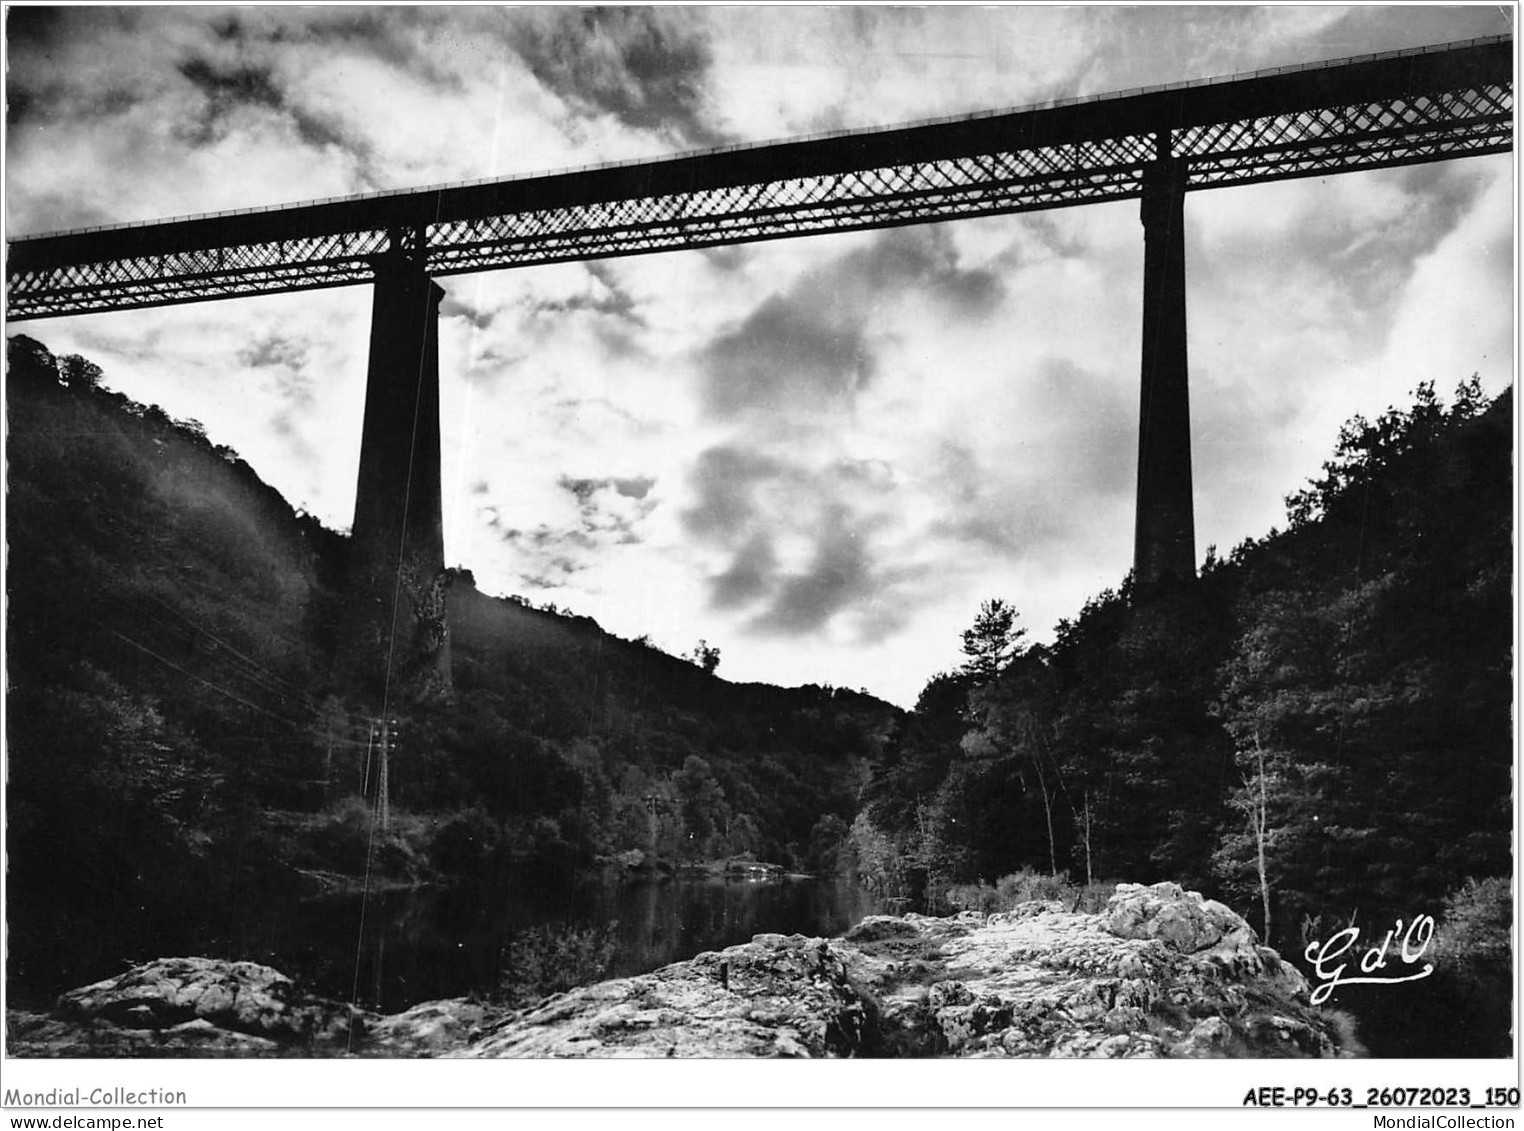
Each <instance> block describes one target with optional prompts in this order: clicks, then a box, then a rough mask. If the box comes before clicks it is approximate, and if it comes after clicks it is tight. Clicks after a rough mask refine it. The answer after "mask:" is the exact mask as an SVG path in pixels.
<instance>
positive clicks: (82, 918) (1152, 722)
mask: <svg viewBox="0 0 1524 1131" xmlns="http://www.w3.org/2000/svg"><path fill="white" fill-rule="evenodd" d="M8 356H9V368H8V373H7V399H8V409H9V426H10V435H9V441H8V457H9V465H10V466H9V517H8V521H7V537H8V542H9V559H8V562H9V565H8V587H9V596H10V601H9V613H8V617H9V620H8V647H9V655H10V670H9V672H8V675H9V680H10V686H9V693H8V697H7V707H8V711H7V738H8V759H9V761H8V772H9V774H10V788H9V797H10V811H9V813H8V830H9V832H8V844H7V849H8V854H9V863H10V881H9V893H10V905H9V924H8V926H9V930H10V953H11V963H10V967H9V969H8V971H7V976H8V978H9V979H11V985H12V987H13V988H17V987H19V988H21V989H22V990H23V991H26V990H30V991H33V992H34V993H35V994H36V995H37V996H38V997H39V998H40V999H44V1000H46V999H48V998H50V996H51V995H53V994H56V993H57V992H58V991H60V990H62V989H65V988H67V987H69V986H75V985H80V984H83V983H85V982H88V981H91V980H93V979H98V978H100V977H103V976H106V975H107V974H111V973H114V972H115V971H116V970H119V969H120V965H119V963H120V960H121V959H122V958H124V957H128V958H132V957H137V958H140V959H141V958H149V957H152V956H153V955H154V954H164V953H174V952H175V951H176V950H177V949H180V946H179V943H180V940H179V937H178V936H177V930H178V929H179V924H181V923H183V922H184V921H185V919H186V918H187V910H188V909H189V908H191V907H197V908H205V907H206V906H208V905H210V906H213V907H215V906H218V905H219V904H223V905H226V904H231V903H235V902H238V901H246V900H251V899H253V900H257V899H258V898H259V893H260V891H261V890H267V889H268V888H269V886H270V885H288V884H290V883H293V882H296V883H300V884H302V885H304V886H306V887H307V888H308V889H309V890H311V891H312V892H313V893H314V894H321V893H323V892H332V891H339V890H344V889H345V888H346V887H347V886H352V885H354V884H357V883H358V882H359V881H360V880H361V878H362V877H366V876H369V877H370V882H371V883H372V884H373V885H375V884H394V885H406V884H417V883H480V884H482V885H483V886H484V890H486V889H488V888H490V886H491V885H493V884H497V883H501V882H502V881H503V879H504V878H505V877H510V876H511V877H516V878H520V879H528V880H529V881H531V882H536V883H541V884H556V883H563V882H566V881H567V880H568V879H569V878H572V877H575V876H578V875H588V874H592V873H596V872H599V871H602V872H604V873H606V874H623V873H625V872H627V871H628V870H629V869H631V868H632V867H633V868H640V869H645V870H647V871H650V870H652V869H656V870H664V869H669V868H671V867H674V866H676V865H679V864H682V863H684V862H700V861H705V860H713V859H724V858H727V857H731V856H735V857H745V858H751V859H758V860H766V861H774V862H777V863H779V864H781V865H783V866H785V867H787V868H789V869H793V870H802V871H814V872H820V873H824V872H832V871H838V870H839V871H842V872H846V873H852V874H855V875H857V876H859V877H860V878H861V879H862V880H863V881H864V882H865V883H867V884H869V885H871V886H872V887H874V888H875V889H876V890H878V891H879V892H881V893H883V894H884V895H885V896H886V897H889V898H892V899H897V900H903V901H905V903H906V905H908V906H920V907H925V908H927V909H930V910H935V911H950V912H956V911H959V910H963V911H967V912H971V913H979V914H992V913H1000V912H1008V911H1010V910H1012V909H1014V908H1016V907H1018V906H1021V905H1023V904H1026V903H1029V902H1031V901H1034V900H1036V901H1045V900H1046V901H1054V900H1056V901H1057V905H1058V906H1061V907H1062V908H1064V909H1065V910H1066V911H1067V912H1069V913H1078V914H1083V913H1087V912H1088V913H1097V912H1099V911H1100V910H1101V909H1102V907H1103V906H1104V904H1105V901H1106V899H1107V898H1108V893H1109V892H1110V891H1111V889H1112V886H1113V885H1112V883H1110V882H1107V880H1108V878H1112V877H1124V878H1130V879H1149V880H1152V879H1164V878H1168V879H1171V880H1176V881H1178V882H1180V883H1181V884H1183V885H1184V886H1186V887H1188V888H1197V889H1200V890H1202V891H1204V892H1208V893H1214V894H1217V895H1220V896H1221V897H1222V898H1223V899H1224V900H1226V901H1227V902H1229V903H1231V904H1232V905H1233V906H1235V907H1239V908H1242V909H1245V910H1247V911H1249V912H1250V915H1249V919H1250V921H1251V922H1252V924H1253V925H1254V927H1255V929H1256V930H1257V931H1258V932H1259V935H1260V936H1261V941H1263V942H1268V943H1271V944H1273V945H1276V946H1279V947H1281V948H1282V949H1283V950H1284V951H1285V952H1286V953H1288V954H1292V953H1299V952H1300V950H1301V948H1302V947H1303V946H1304V945H1305V943H1306V942H1308V941H1310V940H1313V939H1317V938H1325V937H1327V935H1328V934H1329V933H1331V932H1332V931H1334V930H1337V929H1339V928H1340V927H1343V926H1345V925H1346V924H1347V923H1349V922H1350V921H1351V920H1352V919H1357V918H1359V919H1365V918H1368V919H1369V920H1370V921H1371V922H1372V923H1378V922H1382V921H1386V922H1390V918H1391V916H1393V915H1402V916H1407V917H1411V916H1412V915H1414V914H1417V913H1432V914H1435V915H1436V917H1439V918H1441V919H1442V922H1441V927H1440V933H1439V937H1438V939H1437V941H1436V948H1437V950H1436V952H1437V953H1439V954H1441V955H1444V954H1448V955H1449V956H1450V960H1451V961H1455V962H1459V961H1461V960H1462V958H1464V960H1465V961H1467V962H1487V961H1491V960H1495V959H1498V957H1499V956H1502V957H1501V960H1502V961H1504V962H1506V961H1507V957H1508V955H1509V954H1510V953H1511V951H1510V949H1509V948H1510V944H1509V942H1508V939H1507V934H1506V931H1505V930H1503V929H1502V928H1503V926H1504V925H1507V924H1511V922H1512V912H1511V906H1510V904H1509V895H1508V882H1507V880H1506V878H1504V877H1506V876H1507V875H1508V874H1509V873H1510V871H1511V857H1510V833H1511V829H1512V824H1513V821H1512V812H1511V807H1510V797H1511V778H1510V773H1511V765H1512V745H1511V742H1512V739H1511V720H1510V708H1511V701H1512V677H1511V669H1512V653H1511V614H1512V585H1513V574H1512V482H1511V477H1512V430H1511V416H1512V394H1511V391H1510V392H1506V393H1504V394H1503V395H1502V396H1501V397H1499V398H1497V399H1496V400H1495V401H1494V402H1492V403H1490V404H1489V403H1487V402H1486V401H1485V399H1484V398H1483V397H1482V395H1481V392H1480V390H1479V388H1478V386H1477V384H1476V383H1475V381H1474V380H1473V381H1470V382H1466V383H1464V384H1462V385H1461V386H1460V388H1459V389H1458V390H1457V392H1456V394H1455V396H1454V397H1453V398H1452V400H1451V402H1450V403H1449V404H1448V405H1446V404H1445V403H1443V402H1442V401H1441V399H1440V398H1439V397H1438V396H1437V395H1436V394H1435V392H1434V390H1433V388H1432V387H1431V386H1427V385H1426V386H1422V387H1420V389H1419V390H1418V391H1417V394H1416V395H1415V398H1414V401H1413V403H1412V405H1411V406H1409V407H1407V408H1403V409H1393V410H1390V411H1389V412H1387V413H1385V414H1383V415H1382V416H1381V417H1380V418H1378V419H1377V420H1375V421H1366V420H1362V419H1356V420H1354V421H1352V422H1351V423H1350V424H1349V425H1348V426H1347V427H1346V428H1345V430H1344V431H1343V433H1342V434H1341V436H1340V439H1339V443H1338V447H1337V450H1336V451H1335V453H1334V455H1333V457H1332V458H1331V459H1330V461H1329V463H1328V464H1327V465H1326V467H1325V473H1324V475H1323V476H1322V477H1320V478H1319V479H1318V480H1317V481H1316V482H1314V483H1311V484H1309V485H1308V487H1307V488H1305V489H1303V490H1302V491H1299V492H1297V493H1296V494H1294V495H1293V496H1292V497H1291V498H1290V499H1289V500H1288V504H1289V505H1288V525H1287V528H1286V529H1285V530H1277V531H1272V532H1271V533H1270V534H1268V535H1267V536H1265V537H1264V538H1261V539H1257V540H1251V541H1247V542H1245V543H1244V544H1243V545H1241V546H1239V547H1237V548H1236V549H1234V550H1233V551H1232V553H1231V554H1229V555H1228V556H1227V557H1226V558H1221V557H1218V556H1217V554H1216V553H1215V552H1213V551H1209V552H1208V557H1207V562H1206V564H1205V566H1204V567H1203V569H1202V571H1201V576H1200V578H1199V579H1197V580H1195V581H1194V582H1191V583H1180V584H1166V585H1161V586H1157V587H1152V588H1149V589H1147V590H1144V589H1141V588H1139V587H1136V586H1134V585H1133V584H1132V583H1131V581H1130V580H1128V581H1124V582H1123V583H1122V584H1121V585H1120V586H1119V587H1118V588H1116V589H1115V590H1110V591H1107V592H1105V593H1102V594H1100V595H1099V596H1097V597H1096V598H1094V599H1093V600H1091V601H1090V602H1088V603H1087V604H1086V605H1085V607H1084V608H1083V609H1082V610H1081V611H1080V612H1079V614H1078V615H1077V616H1076V617H1075V618H1074V619H1073V620H1067V621H1064V622H1062V623H1060V625H1059V626H1058V628H1057V633H1056V638H1055V639H1054V641H1053V643H1052V644H1047V645H1031V646H1028V645H1027V644H1026V643H1025V642H1024V641H1025V638H1024V634H1023V632H1022V630H1021V629H1020V628H1019V627H1018V620H1019V618H1018V617H1017V615H1016V611H1015V608H1014V606H1012V605H1009V604H1007V603H1006V602H1004V601H1000V600H994V601H990V602H987V603H986V605H985V607H984V609H983V610H982V611H981V613H980V616H979V618H978V620H977V621H976V622H975V624H974V625H973V626H972V627H971V628H970V630H969V631H968V632H967V633H966V634H965V651H966V653H967V655H968V662H967V663H966V664H965V665H964V667H963V668H961V669H960V670H958V671H955V672H950V673H944V674H941V675H938V676H936V677H934V678H933V679H932V680H931V681H930V682H929V683H928V684H927V687H926V689H925V690H924V691H923V693H922V695H921V696H920V699H919V701H918V702H917V704H916V707H915V709H914V710H913V711H911V712H908V713H907V712H902V711H899V710H897V709H895V708H893V707H891V706H890V705H888V704H885V703H882V702H880V701H878V700H876V699H873V698H872V697H871V696H868V695H866V694H862V693H858V692H851V691H846V690H843V689H836V688H822V687H806V688H801V689H796V690H784V689H779V688H771V687H764V686H760V685H735V684H731V683H728V682H727V681H725V680H723V679H721V678H719V677H718V675H717V674H716V672H715V667H716V662H717V660H718V652H717V650H715V649H711V648H709V647H708V646H707V644H704V643H702V642H701V644H700V647H699V648H698V649H696V650H695V651H694V653H693V654H692V656H691V657H689V658H688V659H681V658H678V657H675V656H669V655H666V654H665V653H663V652H661V651H659V650H657V649H656V648H654V647H652V645H651V643H650V641H649V640H648V639H644V638H643V639H641V640H638V641H624V640H619V639H617V638H614V637H611V636H609V635H608V634H606V633H604V632H602V631H601V630H600V629H599V628H598V626H597V625H596V624H594V623H593V622H592V621H591V620H589V619H588V618H585V617H577V616H575V615H572V614H570V613H569V612H567V611H564V610H559V609H555V608H554V607H553V606H550V607H545V608H535V607H534V606H533V605H532V604H530V603H529V602H527V601H525V600H523V599H522V598H493V597H489V596H486V595H484V594H482V593H480V592H479V591H477V589H476V588H475V585H474V583H473V579H472V577H471V575H470V573H469V571H468V570H464V569H457V570H455V571H453V585H452V588H451V592H450V597H449V607H450V617H451V630H452V638H453V648H454V659H455V673H456V686H457V691H456V695H455V697H454V699H453V701H451V702H449V703H447V704H441V705H438V706H436V707H432V708H427V709H422V708H420V709H417V710H415V711H413V712H411V713H409V715H407V716H406V717H404V718H402V719H401V720H400V723H399V726H398V728H397V732H396V733H397V735H398V736H399V737H398V738H397V741H398V743H399V744H400V746H399V755H398V757H397V758H396V759H395V760H394V763H393V767H392V799H393V802H394V807H393V809H392V811H391V813H390V816H389V821H388V824H387V827H386V829H385V830H384V831H377V830H376V828H375V822H374V820H373V818H374V811H373V807H372V804H371V801H370V800H369V799H368V798H366V797H365V796H364V790H363V788H362V785H363V783H362V779H363V773H364V758H365V752H366V748H367V745H368V732H367V731H366V730H365V729H364V727H365V724H366V721H367V720H366V718H365V711H366V707H365V705H364V704H361V703H358V702H351V701H347V700H346V699H345V697H344V693H343V690H342V689H341V688H339V687H337V686H335V685H333V684H332V683H331V682H330V675H329V669H330V660H331V649H332V643H333V639H334V631H335V623H336V618H337V612H338V603H339V594H340V590H341V582H342V578H343V576H344V568H345V553H346V550H347V540H346V538H345V537H344V536H343V535H341V534H336V533H334V532H332V531H329V530H326V529H324V528H323V527H322V526H321V525H320V524H319V523H318V522H317V521H316V520H315V519H313V518H312V517H311V516H308V515H303V514H300V513H298V512H296V511H294V510H293V509H292V508H291V507H290V505H289V504H288V503H287V502H286V501H285V500H283V499H282V498H281V497H280V496H279V495H278V494H277V493H276V492H275V491H274V490H272V489H271V488H269V487H268V486H267V485H265V484H264V483H263V482H262V481H261V480H260V479H259V478H258V476H257V475H256V473H255V472H254V470H253V469H252V468H250V467H249V466H248V465H247V463H245V462H244V461H243V460H241V459H240V458H239V457H238V456H237V454H236V453H235V452H232V451H231V450H230V449H228V448H225V447H220V446H218V445H216V444H215V443H214V442H213V441H212V440H211V439H210V438H209V437H207V436H206V434H205V431H204V429H202V428H201V426H200V425H198V424H197V423H196V422H195V421H175V420H172V419H171V418H170V417H169V416H168V415H167V414H166V413H164V412H163V411H162V410H161V409H159V408H158V407H157V406H143V405H140V404H136V403H135V402H133V401H131V400H129V399H128V398H126V397H125V396H122V395H121V394H119V393H114V392H111V391H110V390H109V389H108V388H107V387H106V386H105V384H104V383H103V380H102V377H103V375H102V374H101V372H100V370H99V369H98V368H96V367H95V366H94V365H92V364H91V363H90V362H89V361H87V360H86V359H83V358H79V357H67V358H55V357H53V356H52V355H51V354H50V353H49V352H48V351H47V349H46V348H45V347H44V346H43V345H41V344H40V343H38V342H36V341H33V340H31V339H29V338H25V337H15V338H12V339H11V340H10V342H9V350H8ZM123 924H127V925H129V928H130V929H129V928H124V926H123ZM124 930H126V931H128V933H127V934H123V932H124ZM92 935H96V936H98V937H104V938H107V939H109V940H110V943H109V945H110V946H112V947H114V951H113V952H112V953H109V955H108V954H103V953H102V952H101V950H100V949H99V948H96V949H88V948H86V946H85V944H84V943H83V942H82V940H86V939H89V938H91V936H92ZM601 945H602V944H601V943H600V941H599V940H598V939H597V938H596V937H592V936H589V937H586V938H581V937H568V938H567V939H558V938H557V937H555V935H554V933H553V932H552V933H548V934H546V935H545V936H544V937H538V936H536V937H529V936H524V937H520V938H516V939H512V940H505V945H504V963H505V964H506V965H512V964H513V962H514V961H516V962H517V964H518V965H519V966H521V967H534V968H539V967H542V966H543V967H545V968H546V969H548V968H549V967H550V966H551V965H554V964H555V963H554V956H555V955H557V954H563V956H564V955H565V954H571V955H573V956H574V957H575V958H576V959H577V961H575V962H571V963H569V965H571V966H574V967H579V968H581V969H584V970H585V971H587V972H588V973H587V976H588V977H592V976H595V975H596V970H597V968H598V965H599V963H598V959H599V955H600V946H601ZM515 948H517V949H516V950H515ZM567 948H570V949H569V950H568V949H567ZM1446 948H1448V950H1446ZM515 953H517V955H518V958H517V959H514V958H513V956H514V954H515ZM546 956H548V957H546ZM227 957H229V958H241V957H258V956H245V955H236V954H234V955H227ZM563 965H565V964H563ZM543 988H544V989H546V990H547V991H549V990H551V989H561V988H564V987H562V986H550V985H547V986H545V987H543ZM531 990H532V987H531ZM504 992H505V993H506V994H508V995H509V996H513V995H514V994H517V995H518V997H517V998H515V1000H523V999H524V997H525V995H526V993H528V996H533V994H532V992H528V991H525V990H524V988H523V986H522V985H521V986H520V988H519V989H518V990H514V989H512V988H511V986H510V987H509V988H508V989H506V990H505V991H504Z"/></svg>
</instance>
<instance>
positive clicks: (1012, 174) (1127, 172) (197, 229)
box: [6, 36, 1513, 320]
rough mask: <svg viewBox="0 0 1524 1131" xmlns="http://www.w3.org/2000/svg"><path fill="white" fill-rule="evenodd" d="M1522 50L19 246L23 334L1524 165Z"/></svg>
mask: <svg viewBox="0 0 1524 1131" xmlns="http://www.w3.org/2000/svg"><path fill="white" fill-rule="evenodd" d="M1512 55H1513V51H1512V40H1511V39H1510V38H1509V37H1506V36H1505V37H1495V38H1491V39H1483V40H1472V41H1468V42H1466V43H1462V44H1450V45H1443V46H1440V47H1435V48H1425V49H1421V50H1416V51H1405V52H1391V53H1387V54H1385V55H1380V56H1368V57H1364V58H1360V59H1354V60H1347V61H1343V62H1337V63H1331V64H1327V65H1314V66H1307V67H1296V68H1285V69H1282V70H1280V71H1275V72H1262V73H1258V74H1255V75H1250V76H1247V77H1243V78H1234V79H1225V80H1206V81H1202V82H1197V83H1189V84H1176V85H1174V86H1170V87H1164V88H1157V89H1151V90H1146V91H1139V92H1123V93H1121V94H1117V95H1107V96H1102V97H1098V98H1092V99H1086V100H1072V101H1066V102H1062V103H1056V104H1052V105H1047V106H1041V107H1035V108H1029V109H1024V110H1013V111H1007V112H997V113H989V114H981V115H975V116H972V117H966V118H959V119H952V120H946V121H937V122H927V123H917V124H912V125H907V126H899V127H893V128H887V129H881V130H871V131H862V132H854V133H847V134H836V135H828V136H823V137H816V138H808V139H803V140H796V141H785V142H778V143H772V144H766V145H757V146H746V147H735V148H731V149H723V150H711V151H705V152H701V153H693V154H686V155H681V156H676V157H672V158H667V159H663V160H654V161H645V162H637V163H625V164H619V165H610V166H599V167H595V168H591V169H585V170H579V171H575V172H569V173H557V174H549V175H543V176H530V177H519V178H511V179H506V180H496V181H489V182H474V183H470V184H462V185H453V186H445V187H438V188H431V189H422V190H416V191H408V192H399V193H386V194H373V195H368V196H359V197H347V198H341V199H337V200H330V201H321V202H316V203H307V204H300V205H288V206H283V207H276V208H269V209H260V210H253V211H247V212H237V213H222V214H217V215H209V216H198V217H188V218H184V219H177V220H167V221H160V222H154V223H147V224H133V225H122V226H115V227H108V228H96V229H89V230H82V231H74V232H63V233H57V234H52V235H44V236H35V237H29V238H22V239H16V240H13V241H11V243H10V244H9V248H8V251H9V255H8V260H7V267H6V302H7V314H8V316H9V317H10V318H11V319H18V320H19V319H25V318H39V317H49V316H57V315H64V314H77V313H84V312H88V311H97V310H115V309H128V308H134V307H146V306H159V305H166V304H171V303H181V302H193V301H198V300H205V299H216V298H229V297H235V296H240V295H252V294H263V293H272V292H279V291H291V290H305V289H313V288H319V287H331V286H345V285H349V284H354V283H362V282H369V281H371V279H372V278H373V277H374V265H375V262H376V259H377V257H379V256H382V255H385V254H387V253H389V252H397V251H399V250H406V251H408V252H410V253H411V254H413V255H417V256H419V257H420V258H421V259H422V261H423V263H424V266H425V269H426V270H427V271H428V272H429V273H430V274H432V275H437V276H443V275H452V274H460V273H464V272H469V271H483V270H492V269H497V268H505V267H516V266H524V265H528V264H535V263H552V262H559V261H565V260H581V259H598V258H607V257H611V256H619V255H638V254H643V253H648V252H656V251H665V250H672V249H680V248H696V247H707V246H716V245H720V244H730V243H743V242H750V241H755V240H764V239H778V238H784V237H789V236H797V235H806V234H811V233H817V232H833V231H847V230H853V229H862V228H880V227H891V226H896V225H903V224H917V223H927V222H931V221H937V220H948V219H955V218H959V217H973V216H989V215H997V214H1001V213H1010V212H1022V211H1031V210H1036V209H1046V208H1061V207H1068V206H1073V205H1079V204H1087V203H1092V202H1096V201H1104V200H1121V199H1127V198H1131V197H1137V196H1138V195H1139V194H1140V192H1141V186H1142V177H1143V171H1144V169H1145V168H1147V167H1148V166H1149V165H1151V164H1152V163H1154V162H1155V161H1156V160H1158V159H1160V158H1161V157H1169V158H1175V159H1179V160H1182V161H1184V162H1185V164H1186V168H1187V170H1188V179H1187V183H1186V188H1187V190H1188V191H1194V190H1199V189H1205V188H1214V187H1219V186H1225V185H1241V184H1252V183H1255V182H1261V181H1270V180H1283V179H1288V178H1293V177H1307V176H1322V175H1327V174H1330V173H1337V172H1347V171H1353V170H1358V169H1374V168H1383V167H1390V166H1396V165H1406V164H1414V163H1418V162H1425V161H1435V160H1443V159H1448V158H1453V157H1460V156H1466V155H1470V154H1483V153H1497V152H1504V151H1507V150H1508V149H1510V148H1511V145H1512V136H1513V87H1512V74H1513V60H1512Z"/></svg>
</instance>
